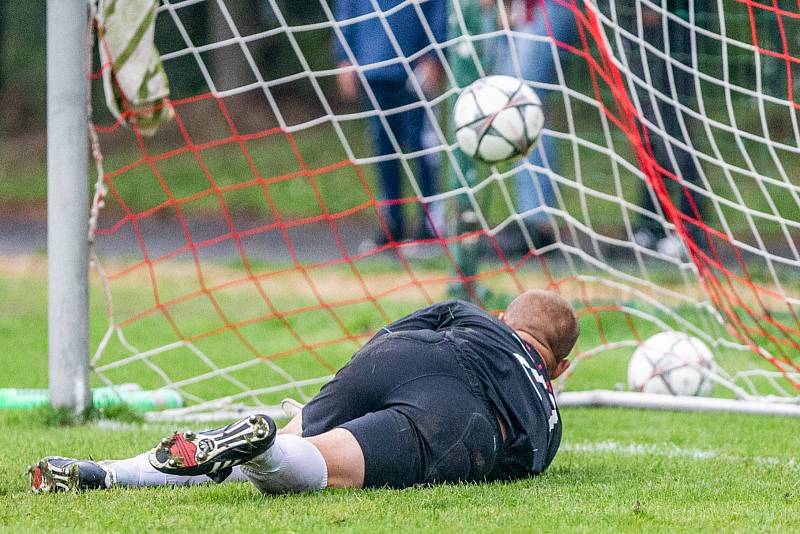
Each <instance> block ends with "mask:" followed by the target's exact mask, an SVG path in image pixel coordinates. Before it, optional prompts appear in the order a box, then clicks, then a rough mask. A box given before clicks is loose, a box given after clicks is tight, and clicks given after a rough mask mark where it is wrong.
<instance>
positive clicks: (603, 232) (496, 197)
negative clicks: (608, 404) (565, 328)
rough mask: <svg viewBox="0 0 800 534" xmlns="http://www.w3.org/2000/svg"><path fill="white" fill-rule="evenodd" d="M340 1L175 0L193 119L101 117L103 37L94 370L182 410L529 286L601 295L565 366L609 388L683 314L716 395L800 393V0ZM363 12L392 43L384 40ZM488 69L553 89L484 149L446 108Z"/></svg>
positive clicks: (296, 387) (163, 35) (171, 22)
mask: <svg viewBox="0 0 800 534" xmlns="http://www.w3.org/2000/svg"><path fill="white" fill-rule="evenodd" d="M339 1H340V2H342V3H348V2H346V1H345V0H339ZM349 4H351V5H352V6H360V7H359V8H358V9H355V8H354V9H351V10H350V11H347V10H343V9H342V8H341V6H335V5H334V3H333V2H328V1H326V0H315V1H307V2H292V1H287V0H259V1H249V0H205V1H200V0H161V1H160V2H159V3H158V5H157V8H156V9H155V13H156V21H155V44H156V45H157V46H158V48H159V52H160V58H161V61H162V62H163V66H164V70H165V72H166V75H167V78H168V79H169V85H170V97H169V99H168V100H166V101H164V103H163V106H167V107H171V109H172V113H173V115H174V116H173V118H172V120H169V121H166V122H164V123H163V124H162V125H161V126H160V128H158V129H157V131H155V133H152V132H143V127H142V124H141V123H140V122H139V118H140V117H141V116H143V115H147V116H148V117H150V116H152V113H153V110H152V109H149V110H148V109H144V110H143V109H141V108H134V107H132V106H128V105H127V104H126V103H125V102H124V99H123V102H122V103H121V106H122V112H123V114H122V116H121V117H120V118H119V119H115V118H114V117H112V116H111V115H109V113H108V112H107V111H106V110H105V107H104V106H103V105H102V103H101V101H102V97H101V96H99V95H101V92H102V88H101V78H102V76H103V74H104V72H105V71H106V70H107V69H110V68H111V66H110V63H109V62H104V63H102V64H100V62H99V61H96V64H95V69H96V70H95V73H94V74H93V79H94V85H95V87H94V89H95V98H94V115H93V123H94V130H95V132H96V142H95V156H96V158H97V161H98V168H99V169H100V170H99V171H98V172H99V173H100V176H99V181H98V194H97V197H96V202H95V210H94V217H93V219H92V222H93V225H92V226H93V234H92V236H91V237H92V240H93V243H94V245H93V249H94V250H95V251H96V254H97V259H96V261H95V263H94V265H95V267H96V273H97V274H98V276H97V277H96V283H97V287H98V288H102V290H101V291H95V292H94V294H95V296H96V299H95V304H96V305H97V306H100V305H101V296H102V302H104V303H105V306H106V309H107V310H108V313H107V316H108V319H107V321H106V320H104V322H103V325H102V328H100V327H98V326H97V325H99V324H100V323H99V322H98V321H95V322H94V323H93V324H95V330H96V331H95V332H93V339H94V343H95V348H96V352H95V353H94V355H93V357H92V367H93V370H94V373H95V376H96V378H97V379H98V380H99V381H102V382H103V383H106V384H122V383H127V382H136V383H138V384H140V385H142V386H143V387H148V388H159V387H167V388H171V389H174V390H176V391H178V392H179V393H180V394H181V395H182V396H183V398H184V399H185V401H186V403H187V408H185V409H184V410H185V411H188V412H197V411H204V410H226V409H235V408H238V407H240V406H250V407H252V406H263V405H275V404H277V403H278V402H279V401H280V399H281V398H283V397H296V398H298V399H300V400H305V399H308V398H309V397H310V396H311V395H313V394H314V393H315V392H316V391H317V390H318V389H319V387H320V385H321V384H322V383H323V382H324V381H325V380H327V379H328V378H329V377H330V376H331V375H332V374H333V373H334V372H335V371H336V370H337V369H338V368H339V367H341V366H342V365H343V364H344V363H345V362H346V361H347V360H348V359H349V357H350V356H351V354H352V353H353V352H354V351H356V350H357V349H358V348H359V347H360V346H361V345H362V344H363V343H364V342H365V341H366V340H367V339H369V337H370V336H371V335H372V334H373V333H374V331H376V330H377V329H379V328H380V327H381V326H382V325H384V324H386V323H387V322H389V321H392V320H394V319H397V318H399V317H401V316H402V315H404V314H406V313H408V312H410V311H412V310H413V309H415V308H417V307H420V306H423V305H427V304H429V303H432V302H434V301H437V300H440V299H444V298H448V296H459V297H462V298H470V299H472V300H474V301H476V302H478V303H479V304H481V305H482V306H484V307H485V308H487V309H489V310H494V311H498V310H500V309H502V307H503V306H504V305H505V304H506V303H507V302H508V299H509V298H510V296H513V295H514V294H517V293H519V292H520V291H523V290H525V289H533V288H539V289H549V290H552V291H557V292H559V293H560V294H561V295H563V296H564V297H565V298H567V299H568V300H569V301H570V302H572V303H573V305H574V306H575V308H576V310H577V312H578V314H579V316H580V319H581V329H582V335H581V338H580V339H579V341H578V345H577V347H576V349H575V352H574V353H573V360H574V363H573V366H572V368H571V371H570V373H569V375H568V376H566V377H564V378H563V379H562V380H560V381H559V384H558V388H559V389H560V390H564V391H581V390H587V389H595V388H604V389H613V388H615V387H617V388H619V387H620V386H619V384H624V383H625V382H626V369H627V362H628V359H629V358H630V356H631V354H632V352H633V350H634V349H635V348H636V347H637V346H638V345H639V344H640V343H641V342H642V341H643V340H645V339H646V338H647V337H649V336H651V335H653V334H655V333H658V332H662V331H667V330H677V331H682V332H686V333H688V334H690V335H691V336H694V337H697V338H699V339H701V340H702V341H704V342H705V343H706V344H707V345H708V346H709V347H710V348H711V350H712V351H713V353H714V355H715V360H716V364H717V367H716V369H715V371H714V373H713V377H712V378H713V380H714V381H715V384H716V385H715V388H714V395H715V396H718V397H728V398H738V399H750V400H752V399H755V398H759V399H762V398H767V399H771V400H777V401H787V402H793V401H795V400H796V398H797V392H798V386H800V374H798V364H797V354H798V352H797V351H798V344H800V321H799V320H798V315H797V313H798V312H797V308H798V305H800V300H798V299H799V298H800V292H799V291H798V274H800V255H799V254H798V247H800V238H798V236H800V228H799V227H800V196H799V195H800V182H799V181H798V178H797V174H796V170H797V169H798V168H800V158H799V157H798V153H799V152H800V126H799V125H798V113H797V111H798V107H799V106H798V103H797V102H796V100H795V95H796V91H795V87H794V82H793V79H794V76H795V75H796V74H797V72H798V68H797V64H798V63H800V59H798V58H800V43H799V42H798V39H797V35H800V32H799V31H798V30H800V22H799V21H798V19H800V8H798V6H797V4H796V3H791V2H783V1H778V0H763V1H761V2H757V1H753V0H736V1H725V2H722V1H720V2H694V1H693V0H685V1H683V2H680V1H676V2H673V1H671V0H670V1H666V0H658V1H655V0H654V1H648V0H637V1H626V2H620V1H613V0H609V1H592V0H584V1H578V0H543V1H533V2H531V1H525V0H518V1H517V0H515V1H509V0H505V1H497V2H494V1H492V2H487V1H480V0H427V1H425V0H396V1H391V2H389V1H378V0H371V1H363V2H355V1H353V2H349ZM442 6H444V7H443V10H444V11H446V13H444V15H443V16H444V23H443V22H442V20H440V17H441V16H442V14H441V13H438V14H437V9H439V8H440V7H442ZM343 13H344V14H345V15H342V14H343ZM401 19H402V21H401ZM399 21H400V22H399ZM403 21H404V22H403ZM364 27H368V28H370V31H373V32H375V33H374V35H372V36H371V37H370V38H372V39H378V41H373V43H372V44H373V46H372V47H371V48H372V49H380V50H392V51H393V54H391V55H390V57H377V56H376V59H375V60H374V61H373V62H366V61H365V60H364V58H365V57H367V56H368V52H370V46H369V41H368V40H367V42H366V48H367V50H366V52H365V50H360V49H358V47H362V48H363V47H364V46H365V40H364V39H363V38H362V39H361V40H360V41H359V40H358V39H356V38H355V37H353V35H354V32H356V31H362V30H363V28H364ZM359 28H361V29H362V30H359ZM412 32H416V35H415V36H414V37H413V39H412V36H411V33H412ZM376 36H379V37H376ZM414 39H416V41H415V42H414V43H412V42H411V41H412V40H414ZM102 46H103V38H101V39H100V40H99V42H98V43H97V47H102ZM97 47H96V48H97ZM113 59H114V58H112V60H113ZM436 65H440V67H439V68H440V70H437V68H436ZM381 69H382V70H381ZM388 71H391V72H392V73H393V74H392V76H394V78H392V81H391V83H389V82H387V81H386V80H385V79H381V75H380V73H381V72H384V73H385V72H388ZM437 72H438V73H440V78H441V83H439V84H434V83H430V78H431V77H433V78H434V79H435V78H436V75H437ZM376 73H378V74H376ZM497 73H505V74H509V75H512V76H515V77H517V78H520V79H522V80H524V81H525V82H526V83H528V84H529V85H530V86H531V87H532V88H533V89H534V90H535V91H536V92H537V94H538V95H539V96H540V97H541V99H542V100H543V102H544V112H545V117H546V123H545V129H544V131H543V135H542V141H541V142H540V144H539V145H538V146H537V147H536V148H535V149H534V152H533V154H532V155H531V156H530V157H529V158H527V159H525V160H522V161H521V162H516V163H511V164H507V165H500V166H494V167H488V166H480V165H476V164H473V163H472V162H470V161H468V160H467V159H466V158H465V157H464V156H463V154H461V153H460V151H459V149H458V148H457V146H456V144H455V141H454V136H453V135H452V131H451V130H452V128H451V126H450V119H449V113H450V108H451V106H452V103H453V100H454V98H455V97H456V96H457V95H458V94H459V92H460V90H461V89H462V88H463V87H465V86H466V85H467V84H469V83H470V82H471V81H473V80H474V79H477V78H478V77H482V76H485V75H490V74H497ZM387 77H389V78H391V76H387ZM395 78H397V79H401V80H402V83H398V82H397V81H396V79H395ZM342 83H345V84H347V83H351V88H350V89H351V90H353V91H354V92H353V95H354V96H355V99H354V100H347V99H346V98H344V97H343V93H346V92H347V90H348V88H347V87H344V88H342V86H341V84H342ZM392 83H394V84H395V85H391V84H392ZM387 87H388V88H389V89H388V90H387ZM345 96H346V95H345ZM158 105H162V104H158ZM409 117H413V123H414V127H413V128H410V130H412V131H410V132H409V131H408V130H409V128H408V127H404V126H402V125H401V123H403V121H405V123H403V124H407V123H409V122H412V121H409V120H408V119H409ZM398 125H400V126H398ZM148 129H149V128H148ZM144 133H148V134H150V133H152V135H144ZM392 173H394V174H392ZM390 175H391V176H394V178H393V179H388V180H387V179H386V176H390ZM382 177H383V181H382ZM392 186H394V189H395V190H396V191H395V192H394V193H391V192H390V190H391V188H392ZM399 218H402V219H404V221H405V227H399V226H398V223H397V220H398V219H399Z"/></svg>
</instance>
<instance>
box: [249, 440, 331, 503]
mask: <svg viewBox="0 0 800 534" xmlns="http://www.w3.org/2000/svg"><path fill="white" fill-rule="evenodd" d="M242 471H243V472H244V474H245V475H247V477H248V478H249V479H250V482H252V483H253V484H254V485H255V487H257V488H258V489H259V491H261V493H298V492H302V491H315V490H321V489H324V488H325V487H326V486H327V485H328V466H327V465H325V458H323V457H322V453H320V452H319V449H317V448H316V447H315V446H314V445H313V444H312V443H311V442H310V441H308V440H307V439H303V438H301V437H300V436H296V435H294V434H281V435H280V436H277V437H276V438H275V443H274V444H273V445H272V447H270V448H269V450H267V451H266V452H264V453H263V454H261V455H259V456H257V457H255V458H254V459H252V460H251V461H249V462H247V463H246V464H244V466H243V467H242Z"/></svg>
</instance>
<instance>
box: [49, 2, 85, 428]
mask: <svg viewBox="0 0 800 534" xmlns="http://www.w3.org/2000/svg"><path fill="white" fill-rule="evenodd" d="M87 30H88V11H87V2H86V0H48V1H47V256H48V260H47V261H48V340H49V358H50V360H49V372H50V402H51V404H52V405H53V407H55V408H67V409H69V410H71V411H72V412H73V413H75V414H79V413H81V412H83V411H84V410H85V409H86V408H88V407H90V406H91V390H90V389H89V365H88V357H89V287H88V273H89V262H88V241H87V233H88V210H89V179H88V172H89V146H88V116H87V115H88V112H87V95H88V83H89V81H88V70H89V66H88V53H87V40H86V36H87V33H86V32H87Z"/></svg>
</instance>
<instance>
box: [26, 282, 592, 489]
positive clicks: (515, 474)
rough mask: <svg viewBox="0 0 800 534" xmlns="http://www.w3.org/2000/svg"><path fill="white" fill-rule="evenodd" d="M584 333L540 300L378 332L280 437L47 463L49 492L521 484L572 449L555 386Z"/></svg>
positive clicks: (523, 299) (38, 478) (224, 433)
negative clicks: (564, 448) (228, 484)
mask: <svg viewBox="0 0 800 534" xmlns="http://www.w3.org/2000/svg"><path fill="white" fill-rule="evenodd" d="M577 337H578V323H577V321H576V317H575V313H574V312H573V310H572V308H571V307H570V305H569V304H568V303H567V302H566V301H565V300H564V299H562V298H561V297H559V296H557V295H556V294H554V293H547V292H543V291H528V292H526V293H523V294H522V295H520V296H519V297H517V298H516V299H515V300H514V301H513V302H512V303H511V304H510V305H509V307H508V309H507V310H506V312H505V313H504V314H501V315H500V316H499V318H494V317H492V316H490V315H488V314H487V313H485V312H483V311H482V310H480V309H479V308H477V307H475V306H473V305H471V304H467V303H465V302H460V301H448V302H443V303H440V304H435V305H433V306H430V307H428V308H424V309H421V310H419V311H417V312H415V313H412V314H411V315H408V316H407V317H404V318H402V319H400V320H399V321H397V322H395V323H393V324H391V325H389V326H387V327H385V328H383V329H382V330H381V331H380V332H378V333H377V334H376V335H375V336H374V337H373V338H372V339H371V340H370V341H369V342H368V343H367V344H366V345H364V347H363V348H361V350H359V351H358V352H357V353H356V354H355V355H354V356H353V358H352V360H351V361H350V362H349V363H348V364H347V365H346V366H345V367H344V368H342V369H341V370H340V371H339V372H338V373H337V374H336V376H335V377H334V379H333V380H331V381H330V382H329V383H328V384H326V385H325V386H324V387H323V388H322V390H321V391H320V393H319V395H317V396H316V397H314V399H312V400H311V402H309V403H308V404H307V405H306V406H305V407H303V408H302V410H300V411H299V412H298V413H297V414H296V415H295V417H294V418H293V419H292V420H291V421H290V422H289V424H288V425H287V426H286V427H285V428H283V429H281V430H280V431H279V432H276V428H275V423H274V422H273V421H272V419H270V418H269V417H267V416H266V415H252V416H250V417H246V418H244V419H241V420H239V421H236V422H235V423H232V424H230V425H228V426H226V427H222V428H217V429H214V430H204V431H201V432H193V431H186V432H183V433H175V434H174V435H172V436H169V437H165V438H164V439H162V440H161V442H160V443H159V444H158V445H156V446H155V448H154V449H153V450H151V451H150V452H149V453H145V454H142V455H140V456H137V457H135V458H130V459H127V460H109V461H103V462H92V461H86V460H73V459H68V458H61V457H47V458H44V459H43V460H41V461H39V462H38V463H37V464H36V465H34V466H33V467H31V469H30V476H31V487H32V489H33V491H35V492H42V493H44V492H51V491H60V490H68V489H96V488H112V487H114V486H160V485H184V484H199V483H205V482H208V480H209V478H211V479H212V480H214V481H215V482H222V481H223V480H225V481H243V480H249V481H251V482H252V483H253V484H255V486H256V487H257V488H258V489H259V490H260V491H261V492H263V493H284V492H300V491H311V490H320V489H323V488H325V487H329V486H330V487H346V488H362V487H365V488H369V487H383V486H388V487H392V488H402V487H407V486H411V485H413V484H424V483H437V482H457V481H484V480H497V479H514V478H521V477H527V476H530V475H535V474H538V473H541V472H542V471H544V469H545V468H547V466H548V465H549V464H550V462H551V461H552V460H553V457H554V456H555V454H556V451H557V450H558V446H559V443H560V441H561V422H560V420H559V415H558V409H557V407H556V403H555V399H554V397H553V393H552V387H551V385H550V379H552V378H555V377H557V376H559V375H560V374H561V373H563V372H564V371H565V370H566V369H567V367H568V366H569V362H568V361H567V360H566V357H567V355H568V354H569V352H570V350H572V347H573V346H574V345H575V341H576V340H577Z"/></svg>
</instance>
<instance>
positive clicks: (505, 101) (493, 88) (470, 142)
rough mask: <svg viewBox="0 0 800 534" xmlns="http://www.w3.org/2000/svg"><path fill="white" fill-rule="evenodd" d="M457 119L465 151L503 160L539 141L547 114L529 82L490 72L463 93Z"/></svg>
mask: <svg viewBox="0 0 800 534" xmlns="http://www.w3.org/2000/svg"><path fill="white" fill-rule="evenodd" d="M453 121H454V122H455V127H456V139H457V140H458V144H459V146H460V147H461V150H462V151H464V153H465V154H467V155H468V156H470V157H472V158H475V159H477V160H480V161H483V162H485V163H499V162H502V161H506V160H510V159H513V158H515V157H518V156H524V155H525V154H527V153H528V152H529V151H530V150H531V148H533V147H534V146H535V145H536V143H537V142H538V141H539V136H540V135H541V133H542V127H543V126H544V114H543V113H542V103H541V101H540V100H539V97H538V96H536V93H534V92H533V90H532V89H531V88H530V87H528V86H527V85H526V84H524V83H523V82H521V81H520V80H518V79H516V78H512V77H511V76H488V77H486V78H481V79H480V80H477V81H475V82H473V83H472V84H471V85H470V86H469V87H467V88H466V89H464V91H463V92H462V93H461V95H459V97H458V100H456V105H455V107H454V109H453Z"/></svg>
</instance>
